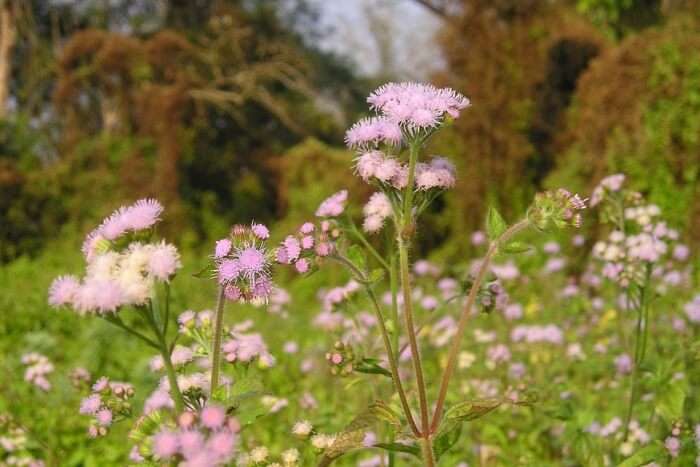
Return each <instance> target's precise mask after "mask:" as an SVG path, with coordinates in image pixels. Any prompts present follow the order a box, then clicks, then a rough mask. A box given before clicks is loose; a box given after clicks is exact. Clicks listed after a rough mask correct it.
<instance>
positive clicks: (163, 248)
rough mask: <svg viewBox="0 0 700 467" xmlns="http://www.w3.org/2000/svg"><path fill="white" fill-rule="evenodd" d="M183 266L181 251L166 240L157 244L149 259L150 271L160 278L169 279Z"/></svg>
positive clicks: (162, 279)
mask: <svg viewBox="0 0 700 467" xmlns="http://www.w3.org/2000/svg"><path fill="white" fill-rule="evenodd" d="M181 267H182V263H181V262H180V253H178V251H177V248H175V247H174V246H173V245H169V244H167V243H165V242H164V241H163V242H161V243H159V244H157V245H155V247H154V249H153V251H152V252H151V257H150V258H149V259H148V271H149V272H150V273H151V274H152V275H153V276H154V277H155V278H156V279H158V280H161V281H168V280H170V277H171V276H172V275H173V274H175V271H177V270H178V269H180V268H181Z"/></svg>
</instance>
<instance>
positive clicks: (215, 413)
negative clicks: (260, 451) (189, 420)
mask: <svg viewBox="0 0 700 467" xmlns="http://www.w3.org/2000/svg"><path fill="white" fill-rule="evenodd" d="M200 418H201V420H202V425H204V426H205V427H207V428H210V429H215V428H219V427H221V426H222V425H223V424H224V421H225V420H226V412H224V409H222V408H221V407H219V406H216V405H208V406H206V407H204V408H203V409H202V412H201V414H200Z"/></svg>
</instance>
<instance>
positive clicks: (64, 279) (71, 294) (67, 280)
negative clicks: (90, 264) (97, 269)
mask: <svg viewBox="0 0 700 467" xmlns="http://www.w3.org/2000/svg"><path fill="white" fill-rule="evenodd" d="M79 289H80V282H79V281H78V278H77V277H75V276H59V277H57V278H56V279H54V281H53V282H52V283H51V287H50V288H49V304H50V305H51V306H53V307H59V306H62V305H68V304H71V303H73V300H74V299H75V296H76V294H77V293H78V290H79Z"/></svg>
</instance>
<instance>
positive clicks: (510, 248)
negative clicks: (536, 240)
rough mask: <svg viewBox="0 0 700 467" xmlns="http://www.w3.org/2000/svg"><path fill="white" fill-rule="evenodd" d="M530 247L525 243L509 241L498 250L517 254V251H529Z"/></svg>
mask: <svg viewBox="0 0 700 467" xmlns="http://www.w3.org/2000/svg"><path fill="white" fill-rule="evenodd" d="M531 249H532V247H531V246H530V245H528V244H527V243H523V242H510V243H509V244H508V245H506V246H504V247H502V248H501V249H500V251H501V252H503V253H508V254H511V255H517V254H519V253H525V252H526V251H530V250H531Z"/></svg>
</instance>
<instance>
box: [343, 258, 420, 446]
mask: <svg viewBox="0 0 700 467" xmlns="http://www.w3.org/2000/svg"><path fill="white" fill-rule="evenodd" d="M330 258H332V259H334V260H336V261H338V262H340V263H341V264H343V265H345V266H347V267H348V269H350V271H351V272H352V274H353V276H355V277H356V278H357V280H358V281H360V282H361V283H362V284H363V285H364V287H365V291H366V292H367V295H368V296H369V298H370V301H371V302H372V305H373V308H374V313H375V314H376V315H377V321H378V322H379V329H380V331H381V334H382V341H383V342H384V347H385V349H386V353H387V360H388V361H389V368H390V370H391V379H392V381H393V383H394V388H395V389H396V392H397V393H398V394H399V400H400V401H401V407H402V408H403V411H404V414H405V415H406V420H407V421H408V424H409V425H410V427H411V431H412V432H413V434H414V435H416V436H419V435H420V431H419V430H418V426H417V425H416V422H415V420H414V418H413V413H412V412H411V407H410V406H409V405H408V398H407V397H406V391H404V389H403V384H402V383H401V377H400V376H399V368H398V360H397V356H396V355H394V351H393V350H392V346H391V340H390V338H389V332H388V331H387V329H386V324H385V322H384V315H383V313H382V308H381V306H380V305H379V300H378V299H377V295H376V294H375V293H374V290H372V287H371V285H370V284H368V282H367V276H366V274H365V273H364V272H362V271H361V270H360V269H359V268H358V267H357V266H355V264H353V262H352V261H350V260H349V259H347V258H345V257H344V256H340V255H333V256H330Z"/></svg>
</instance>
